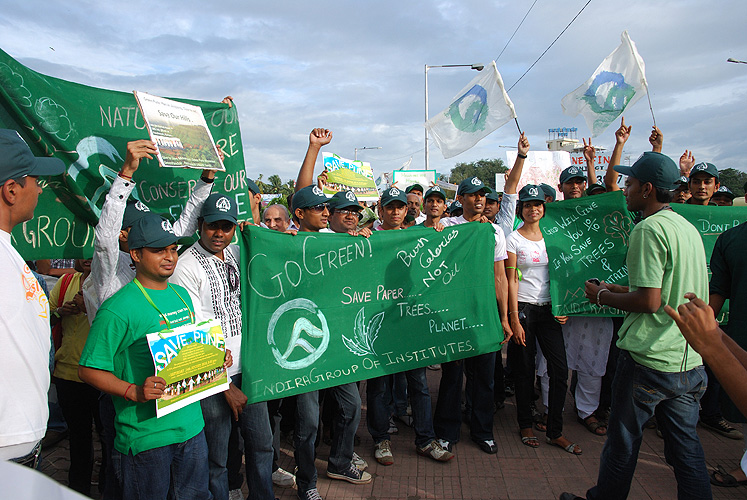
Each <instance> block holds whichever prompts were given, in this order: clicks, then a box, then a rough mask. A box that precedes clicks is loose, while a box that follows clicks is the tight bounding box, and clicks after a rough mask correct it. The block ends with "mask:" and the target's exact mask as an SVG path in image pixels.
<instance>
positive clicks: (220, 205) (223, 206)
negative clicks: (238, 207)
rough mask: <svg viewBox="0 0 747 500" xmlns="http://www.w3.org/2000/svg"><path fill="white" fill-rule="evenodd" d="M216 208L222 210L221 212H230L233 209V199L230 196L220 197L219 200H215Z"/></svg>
mask: <svg viewBox="0 0 747 500" xmlns="http://www.w3.org/2000/svg"><path fill="white" fill-rule="evenodd" d="M215 208H217V209H218V210H220V211H221V212H228V211H229V210H231V200H229V199H228V198H218V200H217V201H216V202H215Z"/></svg>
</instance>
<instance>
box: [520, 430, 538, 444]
mask: <svg viewBox="0 0 747 500" xmlns="http://www.w3.org/2000/svg"><path fill="white" fill-rule="evenodd" d="M530 430H531V429H530ZM519 437H521V444H523V445H524V446H529V447H530V448H539V445H540V442H539V439H537V436H522V435H521V431H519Z"/></svg>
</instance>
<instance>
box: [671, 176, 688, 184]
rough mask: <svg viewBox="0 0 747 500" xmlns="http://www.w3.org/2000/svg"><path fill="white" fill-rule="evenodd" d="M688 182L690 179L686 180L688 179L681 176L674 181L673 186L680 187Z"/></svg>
mask: <svg viewBox="0 0 747 500" xmlns="http://www.w3.org/2000/svg"><path fill="white" fill-rule="evenodd" d="M689 182H690V179H688V178H687V177H685V176H684V175H683V176H681V177H680V178H679V179H677V180H676V181H674V183H675V184H678V185H680V186H681V185H683V184H688V183H689Z"/></svg>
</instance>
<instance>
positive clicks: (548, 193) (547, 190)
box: [539, 182, 558, 201]
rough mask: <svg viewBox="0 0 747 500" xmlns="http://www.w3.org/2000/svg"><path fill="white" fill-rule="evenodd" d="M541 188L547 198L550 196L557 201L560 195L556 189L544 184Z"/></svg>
mask: <svg viewBox="0 0 747 500" xmlns="http://www.w3.org/2000/svg"><path fill="white" fill-rule="evenodd" d="M539 187H540V189H542V191H544V192H545V196H549V197H550V198H552V201H555V198H556V197H557V196H558V195H557V193H556V191H555V188H554V187H552V186H551V185H549V184H545V183H544V182H543V183H542V184H540V185H539Z"/></svg>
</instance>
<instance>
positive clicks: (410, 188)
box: [405, 183, 423, 194]
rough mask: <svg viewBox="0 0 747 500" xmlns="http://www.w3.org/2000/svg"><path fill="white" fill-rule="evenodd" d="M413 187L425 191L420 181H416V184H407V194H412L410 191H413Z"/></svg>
mask: <svg viewBox="0 0 747 500" xmlns="http://www.w3.org/2000/svg"><path fill="white" fill-rule="evenodd" d="M413 189H419V190H420V192H421V193H422V192H423V186H421V185H420V184H418V183H415V184H410V185H409V186H407V188H405V194H410V191H412V190H413Z"/></svg>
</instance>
